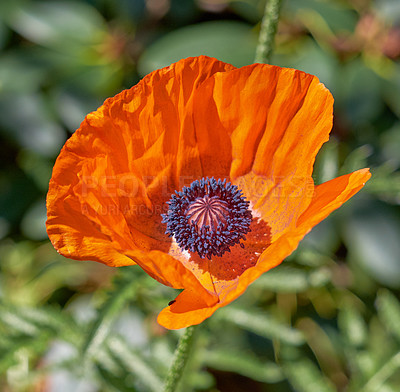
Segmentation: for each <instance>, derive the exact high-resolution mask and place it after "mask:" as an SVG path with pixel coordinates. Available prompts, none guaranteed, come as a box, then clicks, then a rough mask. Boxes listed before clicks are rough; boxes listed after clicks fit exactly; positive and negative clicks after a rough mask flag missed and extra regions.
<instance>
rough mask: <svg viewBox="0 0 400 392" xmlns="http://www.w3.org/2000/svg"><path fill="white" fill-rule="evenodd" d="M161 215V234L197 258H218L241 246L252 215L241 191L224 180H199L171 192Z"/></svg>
mask: <svg viewBox="0 0 400 392" xmlns="http://www.w3.org/2000/svg"><path fill="white" fill-rule="evenodd" d="M167 204H168V206H169V208H168V212H167V213H166V214H163V215H162V217H163V223H166V224H167V229H166V231H165V233H166V234H168V235H169V236H170V237H172V236H174V238H175V241H176V242H177V244H178V245H179V246H180V248H181V249H184V250H187V251H189V252H193V253H194V252H197V253H198V255H199V256H200V257H201V258H204V257H207V258H209V259H211V257H212V256H222V255H223V254H224V253H225V252H226V251H228V252H229V251H230V247H231V246H233V245H236V244H240V246H242V247H243V246H244V245H243V243H241V242H240V241H241V240H245V239H246V237H245V234H247V233H248V232H249V231H250V223H251V220H252V215H251V212H250V210H249V202H248V201H247V200H246V199H245V197H244V196H243V194H242V191H241V190H240V189H239V188H238V187H237V186H236V185H232V184H231V183H230V182H226V180H220V179H218V180H215V179H214V178H208V177H206V178H202V179H201V180H196V181H194V182H192V184H190V186H189V187H183V189H182V191H180V192H178V191H175V194H173V195H172V197H171V199H170V200H169V201H168V202H167Z"/></svg>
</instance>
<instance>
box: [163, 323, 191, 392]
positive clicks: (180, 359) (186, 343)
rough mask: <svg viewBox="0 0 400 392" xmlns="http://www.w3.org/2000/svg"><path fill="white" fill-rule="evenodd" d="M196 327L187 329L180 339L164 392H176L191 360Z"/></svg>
mask: <svg viewBox="0 0 400 392" xmlns="http://www.w3.org/2000/svg"><path fill="white" fill-rule="evenodd" d="M194 331H195V326H191V327H187V328H186V331H185V333H184V334H183V335H182V336H181V338H180V339H179V343H178V347H177V348H176V350H175V355H174V360H173V362H172V365H171V367H170V369H169V372H168V375H167V379H166V381H165V385H164V392H175V391H176V388H177V385H178V383H179V380H180V379H181V377H182V374H183V370H184V368H185V365H186V363H187V360H188V358H189V354H190V349H191V347H192V345H193V340H194V339H193V337H194Z"/></svg>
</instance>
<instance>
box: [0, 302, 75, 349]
mask: <svg viewBox="0 0 400 392" xmlns="http://www.w3.org/2000/svg"><path fill="white" fill-rule="evenodd" d="M0 325H4V327H7V328H9V329H7V330H6V333H7V334H9V335H10V336H15V335H17V336H20V335H21V334H22V335H27V336H30V337H36V336H38V335H40V334H41V333H42V332H43V331H47V332H48V333H50V334H51V335H52V336H55V337H58V338H60V339H64V340H66V341H68V342H70V343H74V344H76V345H77V344H79V341H80V332H79V329H78V327H77V325H76V324H75V322H74V321H73V320H72V318H71V317H69V316H68V315H66V314H65V313H61V311H60V310H58V309H53V308H49V307H47V308H46V307H41V308H32V307H27V306H19V307H17V306H6V305H4V304H1V305H0Z"/></svg>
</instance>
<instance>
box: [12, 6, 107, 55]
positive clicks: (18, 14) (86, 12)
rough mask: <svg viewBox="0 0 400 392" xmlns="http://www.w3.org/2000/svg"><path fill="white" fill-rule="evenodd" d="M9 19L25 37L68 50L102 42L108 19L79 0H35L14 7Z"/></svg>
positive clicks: (41, 43)
mask: <svg viewBox="0 0 400 392" xmlns="http://www.w3.org/2000/svg"><path fill="white" fill-rule="evenodd" d="M7 21H8V23H9V24H10V25H11V26H12V28H13V29H15V30H16V31H17V32H18V33H19V34H21V35H22V36H23V37H25V38H26V39H28V40H30V41H32V42H34V43H37V44H40V45H44V46H49V47H54V48H56V49H58V50H60V51H65V50H67V49H68V47H70V46H71V45H73V44H80V45H90V44H96V43H100V42H101V39H102V37H103V34H104V30H105V23H104V20H103V18H102V17H101V15H100V14H99V13H98V12H97V11H96V9H95V8H93V7H91V6H89V5H87V4H85V3H82V2H76V1H68V2H66V1H52V2H44V1H35V2H27V3H26V4H23V5H21V6H19V7H15V8H14V9H13V10H12V12H10V13H9V14H8V15H7Z"/></svg>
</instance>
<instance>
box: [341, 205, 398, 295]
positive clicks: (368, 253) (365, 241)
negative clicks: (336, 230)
mask: <svg viewBox="0 0 400 392" xmlns="http://www.w3.org/2000/svg"><path fill="white" fill-rule="evenodd" d="M351 207H352V213H351V215H350V214H349V216H347V217H346V219H345V220H344V222H343V223H344V224H343V234H344V240H345V244H346V246H347V248H348V250H349V256H350V259H352V260H355V261H356V262H358V263H359V265H361V266H362V267H363V269H364V270H365V271H366V272H367V273H368V274H369V275H370V276H371V277H372V278H373V279H375V280H376V281H377V282H379V283H382V284H383V285H386V286H389V287H393V288H397V287H400V263H399V262H398V260H399V254H400V241H399V240H398V239H399V238H400V216H399V214H398V210H397V208H394V207H391V206H388V205H387V204H384V203H381V202H378V201H369V200H360V199H359V200H358V202H357V204H355V203H352V204H351Z"/></svg>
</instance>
